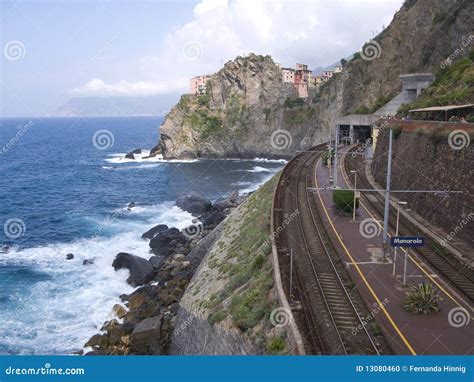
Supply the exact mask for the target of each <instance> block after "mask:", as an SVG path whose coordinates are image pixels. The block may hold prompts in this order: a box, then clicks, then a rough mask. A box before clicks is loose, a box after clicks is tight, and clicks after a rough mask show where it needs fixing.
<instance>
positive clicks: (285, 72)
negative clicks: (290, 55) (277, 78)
mask: <svg viewBox="0 0 474 382" xmlns="http://www.w3.org/2000/svg"><path fill="white" fill-rule="evenodd" d="M281 75H282V79H283V82H286V83H290V84H292V83H294V82H295V69H291V68H281Z"/></svg>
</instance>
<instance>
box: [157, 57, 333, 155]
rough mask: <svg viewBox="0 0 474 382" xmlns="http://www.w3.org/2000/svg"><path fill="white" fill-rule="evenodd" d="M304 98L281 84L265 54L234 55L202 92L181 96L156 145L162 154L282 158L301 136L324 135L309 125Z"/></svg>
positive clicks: (301, 143)
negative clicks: (282, 130)
mask: <svg viewBox="0 0 474 382" xmlns="http://www.w3.org/2000/svg"><path fill="white" fill-rule="evenodd" d="M312 99H313V98H311V100H312ZM310 102H311V101H309V100H308V101H306V102H304V101H303V100H299V99H298V98H297V93H296V91H295V89H294V87H293V86H292V85H291V84H285V83H283V81H282V76H281V69H280V68H279V67H278V66H277V65H276V64H275V63H274V62H273V60H272V59H271V58H270V57H269V56H258V55H255V54H251V55H249V56H247V57H237V58H236V59H235V60H234V61H229V62H228V63H226V64H225V65H224V67H223V68H222V69H221V70H219V71H218V72H217V73H216V74H214V75H213V76H211V79H210V80H209V81H208V82H207V94H205V95H184V96H182V97H181V100H180V102H179V103H178V104H177V105H176V106H175V107H174V108H173V109H172V110H171V112H170V113H169V114H168V116H167V117H166V119H165V121H164V123H163V125H162V126H161V128H160V132H161V141H160V145H159V149H160V150H161V152H162V153H163V155H164V156H165V157H166V158H177V157H179V158H195V157H243V158H255V157H257V156H265V157H269V158H271V157H277V158H282V157H288V156H291V155H292V153H294V152H295V151H296V150H298V149H300V148H303V147H305V146H304V144H305V142H306V140H305V137H308V136H309V135H318V136H321V139H322V137H323V136H325V132H323V131H319V132H318V133H316V130H318V128H317V127H316V128H315V129H313V128H312V125H311V123H310V121H311V119H312V117H313V116H314V112H315V110H314V108H313V107H311V105H310ZM280 129H286V130H287V132H281V131H278V130H280ZM275 131H276V133H275V134H274V135H273V136H272V133H274V132H275Z"/></svg>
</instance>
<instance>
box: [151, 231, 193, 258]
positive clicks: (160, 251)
mask: <svg viewBox="0 0 474 382" xmlns="http://www.w3.org/2000/svg"><path fill="white" fill-rule="evenodd" d="M187 242H188V239H187V238H186V236H184V234H183V233H182V232H181V231H180V230H179V229H177V228H174V227H173V228H168V229H166V230H164V231H162V232H160V233H158V234H157V235H156V236H155V237H154V238H153V239H151V240H150V244H149V245H150V248H151V250H152V252H153V253H154V254H155V255H157V256H169V255H171V254H173V253H176V251H177V250H179V249H181V247H182V246H184V245H185V244H187Z"/></svg>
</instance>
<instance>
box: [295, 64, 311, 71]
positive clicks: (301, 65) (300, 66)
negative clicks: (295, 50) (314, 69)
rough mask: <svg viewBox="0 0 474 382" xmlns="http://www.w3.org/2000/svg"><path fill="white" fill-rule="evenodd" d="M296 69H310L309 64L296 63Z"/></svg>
mask: <svg viewBox="0 0 474 382" xmlns="http://www.w3.org/2000/svg"><path fill="white" fill-rule="evenodd" d="M296 70H308V65H305V64H296Z"/></svg>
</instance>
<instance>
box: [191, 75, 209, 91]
mask: <svg viewBox="0 0 474 382" xmlns="http://www.w3.org/2000/svg"><path fill="white" fill-rule="evenodd" d="M210 77H211V76H208V75H203V76H196V77H193V78H191V86H190V94H205V93H206V89H207V88H206V83H207V81H208V80H209V78H210Z"/></svg>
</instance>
